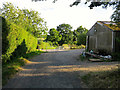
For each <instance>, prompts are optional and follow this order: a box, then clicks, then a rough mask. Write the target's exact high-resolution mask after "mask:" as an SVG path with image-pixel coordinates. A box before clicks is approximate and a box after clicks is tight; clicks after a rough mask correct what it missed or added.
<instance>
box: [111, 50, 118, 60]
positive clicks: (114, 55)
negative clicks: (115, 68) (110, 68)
mask: <svg viewBox="0 0 120 90" xmlns="http://www.w3.org/2000/svg"><path fill="white" fill-rule="evenodd" d="M112 58H113V60H115V61H120V53H119V52H116V53H115V52H114V53H112Z"/></svg>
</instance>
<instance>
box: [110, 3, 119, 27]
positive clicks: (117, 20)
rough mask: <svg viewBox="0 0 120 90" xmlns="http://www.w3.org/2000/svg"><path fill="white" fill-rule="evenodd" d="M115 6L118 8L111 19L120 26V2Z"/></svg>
mask: <svg viewBox="0 0 120 90" xmlns="http://www.w3.org/2000/svg"><path fill="white" fill-rule="evenodd" d="M115 8H116V10H115V11H114V13H113V14H112V16H111V19H112V21H114V22H115V23H117V26H118V27H119V28H120V4H118V5H117V6H116V7H115Z"/></svg>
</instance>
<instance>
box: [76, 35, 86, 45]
mask: <svg viewBox="0 0 120 90" xmlns="http://www.w3.org/2000/svg"><path fill="white" fill-rule="evenodd" d="M81 44H83V45H86V33H81V34H79V35H78V39H77V45H81Z"/></svg>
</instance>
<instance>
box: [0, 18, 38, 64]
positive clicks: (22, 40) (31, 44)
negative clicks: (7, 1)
mask: <svg viewBox="0 0 120 90" xmlns="http://www.w3.org/2000/svg"><path fill="white" fill-rule="evenodd" d="M36 47H37V38H35V37H34V36H33V35H32V34H30V33H29V32H27V31H26V30H25V29H24V28H22V27H21V26H18V25H16V24H15V23H12V22H9V21H6V20H5V19H4V18H3V19H2V54H3V55H2V60H3V62H4V63H6V62H7V61H9V60H11V58H15V57H19V56H23V55H24V54H25V53H26V52H30V51H34V50H35V49H36Z"/></svg>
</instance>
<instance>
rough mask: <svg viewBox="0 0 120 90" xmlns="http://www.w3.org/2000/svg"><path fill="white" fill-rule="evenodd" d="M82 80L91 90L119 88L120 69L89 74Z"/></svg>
mask: <svg viewBox="0 0 120 90" xmlns="http://www.w3.org/2000/svg"><path fill="white" fill-rule="evenodd" d="M81 78H82V80H83V82H84V83H85V84H86V85H87V86H88V87H90V88H118V87H119V85H118V84H119V83H118V81H120V69H115V70H111V71H104V72H103V71H102V72H89V73H88V74H86V75H84V76H82V77H81ZM119 88H120V87H119Z"/></svg>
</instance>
